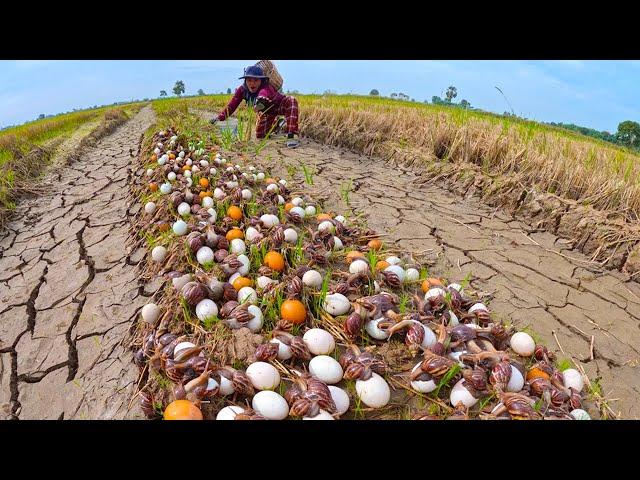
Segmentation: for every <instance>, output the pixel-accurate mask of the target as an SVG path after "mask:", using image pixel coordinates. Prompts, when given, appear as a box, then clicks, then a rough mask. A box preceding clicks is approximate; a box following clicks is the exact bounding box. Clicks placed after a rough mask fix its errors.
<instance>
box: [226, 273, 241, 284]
mask: <svg viewBox="0 0 640 480" xmlns="http://www.w3.org/2000/svg"><path fill="white" fill-rule="evenodd" d="M241 276H242V275H241V274H240V272H236V273H234V274H233V275H231V276H230V277H229V279H228V280H227V282H229V283H230V284H231V285H233V282H235V281H236V278H238V277H241Z"/></svg>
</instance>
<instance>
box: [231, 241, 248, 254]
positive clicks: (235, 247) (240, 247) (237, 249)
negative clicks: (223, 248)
mask: <svg viewBox="0 0 640 480" xmlns="http://www.w3.org/2000/svg"><path fill="white" fill-rule="evenodd" d="M229 248H230V250H231V253H235V254H238V255H240V254H242V253H245V252H246V251H247V246H246V245H245V243H244V240H242V239H241V238H234V239H233V240H231V245H230V247H229Z"/></svg>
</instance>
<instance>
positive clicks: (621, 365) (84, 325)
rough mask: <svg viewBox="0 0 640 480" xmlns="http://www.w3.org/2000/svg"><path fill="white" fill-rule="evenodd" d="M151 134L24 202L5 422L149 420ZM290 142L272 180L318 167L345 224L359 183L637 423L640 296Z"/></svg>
mask: <svg viewBox="0 0 640 480" xmlns="http://www.w3.org/2000/svg"><path fill="white" fill-rule="evenodd" d="M152 121H153V112H152V111H151V109H150V107H146V108H144V109H143V110H141V111H140V113H138V114H137V115H136V117H134V118H133V119H132V120H130V121H129V122H127V123H126V124H125V125H123V126H122V127H120V128H119V129H118V130H116V132H115V133H113V134H112V135H110V136H108V137H106V138H105V139H103V140H102V141H101V142H100V143H99V144H98V145H97V146H96V147H95V148H93V149H90V150H89V151H88V152H87V153H86V154H84V155H83V156H82V157H81V158H80V160H79V161H78V162H76V163H74V164H73V165H71V166H70V167H68V168H65V169H64V170H63V171H53V172H50V173H49V174H48V176H47V180H49V181H52V180H53V181H52V183H53V185H55V187H53V188H52V190H51V192H50V193H49V194H47V195H44V196H41V197H38V198H32V199H29V200H25V201H23V202H21V204H20V205H19V207H18V210H17V212H16V216H15V220H14V221H13V222H11V223H10V224H9V226H8V227H9V228H8V229H7V230H6V231H4V232H1V233H0V342H1V343H0V385H1V389H0V407H1V410H0V411H1V412H2V413H1V414H2V415H3V416H4V417H5V418H21V419H57V418H64V419H72V418H80V419H82V418H90V419H107V418H113V419H115V418H143V415H142V413H141V412H140V410H139V407H138V405H137V403H138V402H133V406H132V407H131V409H129V404H130V403H132V402H131V397H132V395H133V392H134V390H135V382H136V380H137V373H138V372H137V368H136V367H135V365H134V364H133V362H132V358H131V353H130V352H129V351H128V350H127V349H126V347H125V346H123V341H124V340H125V339H126V338H127V336H128V331H129V327H130V326H131V323H132V322H133V321H135V319H136V318H137V314H138V312H139V310H140V308H141V307H142V306H143V305H144V304H145V303H147V301H148V297H149V296H151V295H153V293H154V292H152V291H151V292H148V291H147V290H146V289H145V286H144V285H141V284H140V283H139V280H138V271H137V269H136V267H135V265H136V264H137V262H138V261H139V260H141V259H142V258H143V256H144V254H145V253H146V252H144V251H136V252H134V253H132V254H130V255H128V254H127V252H126V249H125V242H126V241H127V238H128V226H129V218H128V217H129V216H131V215H134V214H135V212H136V209H139V208H140V206H139V205H132V206H131V207H130V206H129V204H128V203H127V202H128V198H127V193H128V185H129V183H130V181H131V170H130V166H131V162H132V157H131V153H130V152H131V151H133V153H135V150H136V149H137V148H138V145H139V142H140V136H141V134H142V132H143V131H144V130H145V129H146V128H147V127H148V126H149V125H150V124H151V123H152ZM278 145H279V144H277V143H275V142H274V143H273V144H270V145H269V146H268V147H267V148H266V149H265V150H264V151H263V153H262V154H261V155H260V158H262V159H264V158H266V159H267V160H266V162H265V163H266V164H265V166H267V165H269V166H271V167H272V171H273V172H274V173H275V174H276V175H279V176H282V177H285V178H289V175H288V170H287V168H286V167H287V166H288V165H291V166H297V167H298V173H296V174H295V175H294V178H295V180H296V181H297V182H298V184H300V185H304V176H303V175H302V173H300V171H301V168H300V162H302V163H304V164H305V165H307V166H312V167H314V168H315V170H316V173H315V175H314V177H313V179H314V185H313V187H308V186H307V185H305V191H307V192H308V191H309V190H315V196H316V198H317V199H318V200H324V202H325V208H326V209H329V210H335V211H345V210H348V208H347V206H346V205H345V201H344V199H343V197H342V195H341V193H340V190H341V185H343V184H345V182H348V181H349V180H350V179H351V180H352V190H351V193H350V195H349V199H350V208H352V209H353V210H354V211H355V212H362V213H363V214H364V215H365V217H366V218H367V221H368V224H369V226H370V227H371V228H373V229H375V230H377V231H378V232H380V233H384V234H386V235H387V237H384V238H385V239H386V241H387V242H388V243H389V242H394V243H395V245H396V246H398V247H399V248H400V249H402V250H403V251H407V252H412V253H414V254H415V257H416V259H419V260H421V261H423V262H425V263H426V264H427V265H429V266H430V268H431V269H432V270H433V272H434V273H436V274H439V275H443V276H446V277H449V278H450V279H452V280H454V279H455V280H460V279H462V278H464V276H465V275H466V274H468V273H471V274H472V282H471V286H472V287H473V288H474V289H476V290H477V291H478V292H479V293H480V294H481V295H482V296H483V298H484V300H486V301H489V305H490V308H491V310H492V311H493V312H494V315H496V316H497V317H498V318H504V319H507V320H510V321H512V322H514V323H515V324H516V325H517V326H519V327H525V326H527V325H531V326H532V327H533V329H534V330H535V331H536V332H537V333H538V334H539V336H540V337H541V340H542V341H543V342H544V343H545V344H546V345H548V346H549V347H551V348H552V349H553V350H554V351H555V352H556V353H558V355H559V356H560V357H561V358H562V357H564V358H569V357H572V358H573V359H574V360H575V361H576V362H581V364H582V365H583V367H584V368H585V371H586V372H587V374H588V375H589V377H590V378H591V379H592V380H593V379H595V378H596V377H601V379H602V380H601V384H602V386H603V393H604V394H605V395H606V396H607V397H608V398H610V399H611V398H613V399H617V400H616V401H614V402H612V403H611V406H612V408H613V410H614V411H616V412H618V411H619V412H620V413H621V417H622V418H638V417H640V405H639V404H638V402H637V399H638V393H639V392H640V375H639V372H638V363H639V357H640V355H639V353H638V349H640V322H639V320H640V285H638V284H637V283H636V282H632V281H629V280H628V279H627V278H625V277H624V275H622V274H620V273H619V272H610V271H602V270H598V269H596V268H594V266H593V264H592V263H589V262H588V259H587V258H586V257H585V256H584V255H581V254H580V253H578V252H576V251H572V250H569V249H567V248H566V247H565V245H564V244H563V242H562V240H561V239H559V238H558V237H555V236H554V235H552V234H550V233H547V232H541V231H534V230H532V229H531V228H530V227H528V226H527V225H526V223H524V222H522V221H520V220H517V219H515V218H513V217H512V216H510V215H507V214H505V213H504V212H501V211H500V210H494V209H491V208H489V207H487V206H485V205H483V204H481V203H480V202H479V201H478V200H476V199H474V198H461V197H459V196H457V195H455V194H453V193H450V192H449V191H447V190H446V189H444V188H442V187H441V186H439V185H433V184H430V183H429V181H428V179H426V178H424V177H422V176H421V173H420V172H419V171H417V170H415V169H413V170H411V169H405V168H403V167H399V166H394V165H391V164H387V163H384V162H383V161H382V160H379V159H369V158H366V157H364V156H361V155H356V154H353V153H349V152H343V151H340V150H339V149H336V148H331V147H326V146H323V145H320V144H318V143H315V142H312V141H309V140H304V141H303V143H302V145H301V146H300V147H299V148H298V149H296V150H288V149H280V148H279V146H278ZM311 193H312V194H314V192H311ZM153 283H154V284H155V283H156V282H153ZM149 287H150V286H149V285H148V286H147V288H149ZM153 288H156V287H155V286H154V287H153ZM553 332H555V334H556V335H557V338H558V341H559V342H560V345H561V346H562V349H563V350H564V353H563V352H562V351H560V348H559V346H558V344H557V343H556V340H555V338H554V336H553ZM592 336H593V339H594V341H593V360H592V359H591V337H592Z"/></svg>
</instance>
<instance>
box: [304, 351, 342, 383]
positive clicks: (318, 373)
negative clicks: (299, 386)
mask: <svg viewBox="0 0 640 480" xmlns="http://www.w3.org/2000/svg"><path fill="white" fill-rule="evenodd" d="M309 373H311V375H313V376H314V377H315V378H317V379H318V380H320V381H322V382H324V383H326V384H327V385H331V384H334V383H338V382H339V381H340V380H342V374H343V371H342V366H340V364H339V363H338V362H337V361H336V360H335V359H334V358H333V357H329V356H328V355H318V356H317V357H313V358H312V359H311V361H310V362H309Z"/></svg>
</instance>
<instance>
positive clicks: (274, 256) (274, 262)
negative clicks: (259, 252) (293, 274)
mask: <svg viewBox="0 0 640 480" xmlns="http://www.w3.org/2000/svg"><path fill="white" fill-rule="evenodd" d="M264 264H265V265H266V266H267V267H269V268H270V269H271V270H275V271H276V272H282V271H283V270H284V257H283V256H282V255H281V254H280V253H278V252H274V251H271V252H269V253H267V254H266V255H265V256H264Z"/></svg>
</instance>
